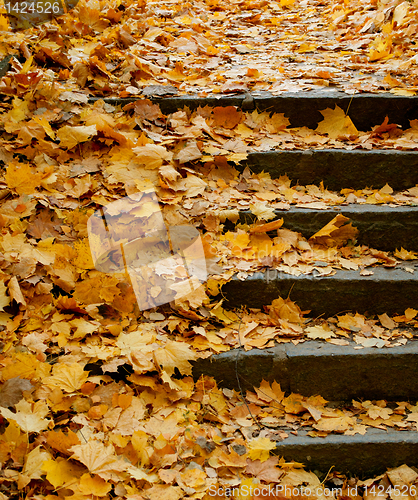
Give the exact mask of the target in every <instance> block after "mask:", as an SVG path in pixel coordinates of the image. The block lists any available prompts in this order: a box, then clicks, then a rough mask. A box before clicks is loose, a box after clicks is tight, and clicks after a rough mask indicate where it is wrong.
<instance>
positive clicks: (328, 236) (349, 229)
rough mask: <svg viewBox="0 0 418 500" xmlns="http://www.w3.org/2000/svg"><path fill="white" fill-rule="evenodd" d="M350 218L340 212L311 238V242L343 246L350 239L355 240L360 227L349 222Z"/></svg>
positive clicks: (329, 245)
mask: <svg viewBox="0 0 418 500" xmlns="http://www.w3.org/2000/svg"><path fill="white" fill-rule="evenodd" d="M349 220H350V219H349V218H348V217H345V216H344V215H341V214H338V215H337V216H336V217H334V218H333V219H332V220H331V221H330V222H328V224H327V225H326V226H324V227H323V228H322V229H320V230H319V231H318V232H317V233H315V234H314V235H313V236H311V237H310V238H309V242H310V243H316V244H317V245H325V246H328V247H331V246H342V245H344V244H345V243H347V241H348V240H355V239H356V236H357V234H358V229H357V228H355V227H353V226H352V224H351V223H350V224H347V222H348V221H349Z"/></svg>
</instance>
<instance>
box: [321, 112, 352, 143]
mask: <svg viewBox="0 0 418 500" xmlns="http://www.w3.org/2000/svg"><path fill="white" fill-rule="evenodd" d="M320 113H321V115H322V116H323V117H324V119H323V120H322V121H321V122H319V124H318V126H317V127H316V132H319V133H320V134H327V135H328V136H329V137H330V138H331V139H337V138H338V137H347V136H355V137H357V136H358V130H357V129H356V127H355V126H354V123H353V122H352V121H351V118H350V117H349V116H347V115H346V114H345V112H344V111H343V110H342V109H341V108H340V107H339V106H337V105H336V106H335V109H331V108H326V109H324V110H323V111H320Z"/></svg>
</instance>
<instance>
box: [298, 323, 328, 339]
mask: <svg viewBox="0 0 418 500" xmlns="http://www.w3.org/2000/svg"><path fill="white" fill-rule="evenodd" d="M305 334H306V336H307V337H309V338H310V339H330V338H331V337H335V334H334V333H333V332H332V330H330V329H329V328H327V327H326V325H325V324H324V325H316V326H309V327H308V328H306V329H305Z"/></svg>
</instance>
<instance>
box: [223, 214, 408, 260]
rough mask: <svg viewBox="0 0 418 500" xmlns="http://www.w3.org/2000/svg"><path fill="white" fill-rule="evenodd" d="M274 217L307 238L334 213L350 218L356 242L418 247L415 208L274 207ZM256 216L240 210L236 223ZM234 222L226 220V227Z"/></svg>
mask: <svg viewBox="0 0 418 500" xmlns="http://www.w3.org/2000/svg"><path fill="white" fill-rule="evenodd" d="M275 213H276V214H277V218H282V217H283V219H284V226H283V227H285V228H287V229H291V230H292V231H296V232H298V233H301V234H302V235H303V236H304V237H305V238H310V237H311V236H312V235H314V234H315V233H316V232H317V231H319V230H320V229H321V228H323V227H324V226H325V225H326V224H328V222H330V221H331V220H332V219H333V218H334V217H336V216H337V215H338V214H342V215H344V216H345V217H348V218H349V219H350V222H351V223H352V224H353V226H355V227H356V228H357V229H358V230H359V234H358V236H357V243H358V244H360V245H367V246H369V247H371V248H378V249H380V250H387V251H390V250H396V249H397V248H398V249H400V248H401V247H403V248H405V249H408V250H418V207H415V206H395V207H393V206H392V207H391V206H388V205H357V204H351V205H340V206H335V207H330V209H328V210H318V209H311V208H303V207H295V206H291V207H290V209H289V210H276V211H275ZM256 220H257V217H256V216H255V215H254V214H253V213H252V212H251V211H250V210H242V211H240V217H239V221H238V222H239V223H242V224H251V223H253V222H255V221H256ZM233 228H234V224H233V223H232V222H230V221H227V223H226V224H225V229H226V230H232V229H233Z"/></svg>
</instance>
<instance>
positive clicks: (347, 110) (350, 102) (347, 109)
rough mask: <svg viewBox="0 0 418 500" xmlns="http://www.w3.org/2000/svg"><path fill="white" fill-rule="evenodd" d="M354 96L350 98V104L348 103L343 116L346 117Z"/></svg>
mask: <svg viewBox="0 0 418 500" xmlns="http://www.w3.org/2000/svg"><path fill="white" fill-rule="evenodd" d="M353 98H354V96H351V99H350V102H349V103H348V108H347V111H346V112H345V116H348V110H349V109H350V106H351V103H352V102H353Z"/></svg>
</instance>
